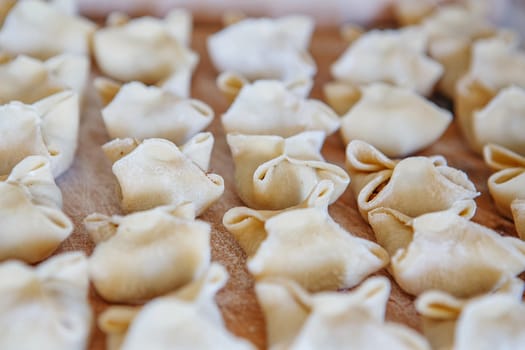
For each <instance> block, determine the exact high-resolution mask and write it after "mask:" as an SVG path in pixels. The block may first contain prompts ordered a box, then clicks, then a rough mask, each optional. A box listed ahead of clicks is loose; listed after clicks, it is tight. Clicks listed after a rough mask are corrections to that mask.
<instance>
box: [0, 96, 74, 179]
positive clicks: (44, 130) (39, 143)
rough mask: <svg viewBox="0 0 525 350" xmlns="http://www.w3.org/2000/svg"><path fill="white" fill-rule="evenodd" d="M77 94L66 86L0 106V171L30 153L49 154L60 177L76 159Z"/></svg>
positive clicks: (54, 172) (7, 168)
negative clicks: (28, 102)
mask: <svg viewBox="0 0 525 350" xmlns="http://www.w3.org/2000/svg"><path fill="white" fill-rule="evenodd" d="M79 117H80V116H79V102H78V95H77V94H76V93H75V92H73V91H71V90H66V91H62V92H58V93H56V94H53V95H51V96H49V97H46V98H44V99H42V100H39V101H37V102H35V103H34V104H32V105H26V104H23V103H21V102H18V101H15V102H11V103H9V104H6V105H3V106H0V135H2V137H0V174H7V173H9V172H10V171H11V169H12V168H13V167H14V166H15V165H16V164H17V163H18V162H20V161H21V160H22V159H24V158H25V157H27V156H30V155H42V156H45V157H48V158H49V160H50V162H51V170H52V171H53V175H54V176H55V177H58V176H59V175H61V174H62V173H64V172H65V171H66V170H67V169H68V168H69V167H70V166H71V164H72V163H73V159H74V157H75V151H76V149H77V143H78V125H79Z"/></svg>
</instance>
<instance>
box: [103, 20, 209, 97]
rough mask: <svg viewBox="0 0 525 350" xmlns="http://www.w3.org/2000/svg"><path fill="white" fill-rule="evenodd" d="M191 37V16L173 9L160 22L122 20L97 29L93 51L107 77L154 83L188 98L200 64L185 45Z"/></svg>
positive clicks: (194, 54)
mask: <svg viewBox="0 0 525 350" xmlns="http://www.w3.org/2000/svg"><path fill="white" fill-rule="evenodd" d="M110 18H111V17H110ZM190 34H191V15H190V14H189V13H187V12H185V11H182V10H173V11H172V12H170V13H168V15H167V16H166V17H165V18H164V19H163V20H160V19H156V18H153V17H141V18H136V19H131V20H129V19H127V18H123V19H121V20H120V21H119V22H118V23H109V24H108V26H107V27H104V28H102V29H99V30H97V32H96V33H95V34H94V36H93V51H94V55H95V58H96V61H97V65H98V67H99V68H100V70H101V71H102V73H104V74H105V75H107V76H109V77H110V78H113V79H117V80H120V81H123V82H129V81H141V82H143V83H145V84H148V85H153V84H157V85H159V86H161V87H163V88H164V89H165V90H167V91H170V92H172V93H173V94H175V95H177V96H180V97H188V96H189V93H190V83H191V76H192V74H193V70H194V69H195V67H196V65H197V63H198V61H199V56H198V55H197V54H196V53H195V52H193V51H191V49H190V48H189V47H188V46H187V45H188V41H189V37H190Z"/></svg>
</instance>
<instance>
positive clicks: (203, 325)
mask: <svg viewBox="0 0 525 350" xmlns="http://www.w3.org/2000/svg"><path fill="white" fill-rule="evenodd" d="M227 279H228V275H227V272H226V269H224V268H223V267H222V266H221V265H218V264H216V263H213V264H211V266H210V268H209V270H208V271H207V272H206V274H205V275H204V276H202V277H201V278H199V279H198V280H196V281H194V282H192V283H191V284H189V285H187V286H186V287H184V288H182V289H181V290H178V291H177V292H175V293H173V294H170V295H167V296H165V297H161V298H157V299H154V300H152V301H150V302H149V303H147V304H146V305H144V307H135V308H133V307H124V306H112V307H110V308H109V309H107V310H106V311H104V313H102V315H101V316H100V318H99V320H98V323H99V327H100V328H101V329H102V331H103V332H105V333H106V334H107V345H108V346H107V348H108V350H117V349H118V350H138V349H150V348H154V349H156V350H171V349H195V350H201V349H210V350H211V349H232V350H254V349H255V347H254V346H253V345H252V344H251V343H249V342H248V341H246V340H244V339H242V338H238V337H236V336H235V335H233V334H231V333H230V332H229V331H228V330H227V329H226V326H225V325H224V321H223V320H222V316H221V313H220V310H219V308H218V307H217V304H216V303H215V300H214V298H215V294H216V293H217V292H218V291H219V290H220V289H221V288H222V287H223V286H224V285H225V284H226V280H227Z"/></svg>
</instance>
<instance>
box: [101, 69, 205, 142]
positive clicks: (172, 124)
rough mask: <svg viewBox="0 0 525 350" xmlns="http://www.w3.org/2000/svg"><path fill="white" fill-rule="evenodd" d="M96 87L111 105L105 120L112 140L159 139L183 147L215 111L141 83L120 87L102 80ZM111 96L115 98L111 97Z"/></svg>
mask: <svg viewBox="0 0 525 350" xmlns="http://www.w3.org/2000/svg"><path fill="white" fill-rule="evenodd" d="M95 86H96V87H97V88H98V89H99V93H100V95H101V97H102V99H103V100H106V101H108V104H107V106H105V108H104V109H102V118H103V119H104V124H105V125H106V130H107V131H108V134H109V137H110V138H126V137H133V138H136V139H139V140H143V139H147V138H152V137H158V138H164V139H167V140H170V141H172V142H173V143H175V144H177V145H181V144H183V143H185V142H187V141H188V140H189V139H190V138H191V137H193V136H195V135H196V134H197V133H199V132H200V131H202V130H203V129H204V128H206V127H207V126H208V125H209V124H210V123H211V121H212V120H213V115H214V113H213V110H212V109H211V108H210V107H209V106H208V105H206V104H205V103H203V102H201V101H199V100H193V99H184V98H180V97H178V96H177V95H174V94H173V93H171V92H169V91H165V90H163V89H161V88H158V87H156V86H146V85H144V84H142V83H140V82H131V83H127V84H124V85H122V86H120V85H118V84H114V83H112V82H110V81H107V80H105V79H102V78H99V79H97V80H95ZM113 89H116V90H117V91H116V92H115V91H111V90H113ZM108 92H109V93H110V94H111V95H112V94H114V95H113V96H108Z"/></svg>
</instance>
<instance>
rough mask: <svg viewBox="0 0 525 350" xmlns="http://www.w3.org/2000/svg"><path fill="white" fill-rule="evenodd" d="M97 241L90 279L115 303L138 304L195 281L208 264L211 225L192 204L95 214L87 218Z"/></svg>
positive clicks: (105, 296) (91, 234) (92, 256)
mask: <svg viewBox="0 0 525 350" xmlns="http://www.w3.org/2000/svg"><path fill="white" fill-rule="evenodd" d="M84 225H85V226H86V229H87V231H88V232H89V234H90V236H91V238H92V240H93V241H95V243H96V244H97V246H96V248H95V250H94V251H93V254H92V255H91V257H90V258H89V274H90V279H91V281H93V284H94V285H95V289H96V290H97V292H98V293H99V294H100V295H101V296H102V297H103V298H104V299H106V300H109V301H112V302H124V303H129V302H137V301H142V300H145V299H150V298H153V297H157V296H160V295H162V294H166V293H168V292H171V291H173V290H175V289H176V288H179V287H181V286H183V285H185V284H187V283H189V282H191V281H192V280H194V279H196V278H197V277H199V276H200V275H202V274H203V273H204V271H206V269H207V268H208V266H209V263H210V225H209V224H207V223H205V222H203V221H199V220H195V209H194V208H193V205H192V204H181V205H179V206H174V205H171V206H162V207H156V208H154V209H150V210H147V211H142V212H137V213H134V214H130V215H128V216H113V217H108V216H105V215H102V214H91V215H89V216H88V217H86V219H85V220H84Z"/></svg>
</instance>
